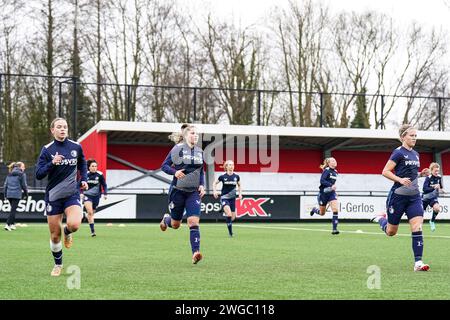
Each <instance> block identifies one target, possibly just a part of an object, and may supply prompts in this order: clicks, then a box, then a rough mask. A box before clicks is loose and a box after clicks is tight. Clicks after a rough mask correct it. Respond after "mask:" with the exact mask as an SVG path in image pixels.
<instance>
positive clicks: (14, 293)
mask: <svg viewBox="0 0 450 320" xmlns="http://www.w3.org/2000/svg"><path fill="white" fill-rule="evenodd" d="M330 226H331V224H330V223H326V224H325V223H320V224H318V223H309V224H308V223H289V224H281V223H278V224H268V223H267V224H263V223H257V224H256V223H255V224H250V223H236V224H235V225H234V230H235V232H236V237H234V238H229V237H228V235H227V230H226V226H225V224H222V223H217V224H216V223H209V224H208V223H204V224H202V225H201V229H200V230H201V249H202V250H201V251H202V253H203V254H204V260H202V261H201V262H200V263H199V264H197V265H192V263H191V250H190V245H189V233H188V232H189V231H188V229H187V228H186V225H185V224H184V225H183V226H182V227H181V229H179V230H171V229H169V230H168V231H166V232H164V233H163V232H161V231H160V230H159V227H158V224H126V227H122V228H121V227H118V224H117V223H116V224H114V225H113V226H112V227H107V226H106V225H105V224H101V223H99V224H97V225H96V231H97V234H98V237H97V238H91V237H90V236H89V227H88V226H87V225H86V224H84V225H83V226H82V228H81V229H80V230H79V231H78V232H77V233H75V235H74V245H73V247H72V248H71V249H70V250H64V267H65V270H64V274H63V275H62V276H61V277H59V278H53V277H50V271H51V268H52V266H53V259H52V256H51V253H50V249H49V240H48V239H49V234H48V228H47V226H46V225H45V224H29V226H28V227H27V228H18V230H16V231H13V232H6V231H3V230H1V232H0V244H1V256H0V274H1V277H0V299H193V300H194V299H195V300H196V299H221V300H226V299H239V300H241V299H252V300H259V299H275V300H276V299H450V267H449V266H450V250H449V249H448V248H449V247H450V225H449V224H438V225H437V230H436V232H434V233H431V232H430V231H429V229H428V225H426V226H425V231H424V234H425V253H424V260H425V262H427V263H429V264H430V265H431V270H430V271H429V272H421V273H417V272H413V271H412V268H413V262H412V260H413V258H412V250H411V238H410V237H409V236H408V235H409V229H408V226H407V225H406V224H405V223H404V222H403V224H402V225H401V227H400V232H399V233H400V234H404V235H406V236H396V237H394V238H388V237H386V236H384V235H382V234H380V232H381V231H379V228H378V227H377V226H376V225H375V224H350V223H341V224H340V229H341V231H355V230H357V229H360V230H363V231H364V232H373V233H374V234H367V233H341V234H340V235H338V236H332V235H331V234H330V232H329V229H330ZM321 230H324V231H323V232H322V231H321ZM71 265H75V266H78V267H79V268H80V270H81V278H80V279H81V288H80V289H69V288H68V287H67V282H68V280H70V279H71V278H70V276H71V275H70V274H67V270H68V267H69V266H71ZM371 265H376V266H378V267H379V268H380V270H381V289H372V290H370V289H368V287H367V281H368V278H369V277H370V276H371V274H369V273H367V268H368V267H369V266H371Z"/></svg>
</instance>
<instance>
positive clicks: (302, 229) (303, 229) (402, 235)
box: [233, 224, 450, 239]
mask: <svg viewBox="0 0 450 320" xmlns="http://www.w3.org/2000/svg"><path fill="white" fill-rule="evenodd" d="M233 227H239V228H253V229H275V230H294V231H317V232H330V230H325V229H308V228H293V227H260V226H246V225H243V224H235V225H233ZM339 231H340V233H350V234H369V235H381V236H385V237H386V235H385V234H384V233H383V232H381V230H380V232H367V231H363V232H360V231H359V232H358V231H346V230H339ZM395 236H399V237H411V234H402V233H398V234H396V235H395ZM395 236H394V237H395ZM424 238H442V239H450V236H433V235H424Z"/></svg>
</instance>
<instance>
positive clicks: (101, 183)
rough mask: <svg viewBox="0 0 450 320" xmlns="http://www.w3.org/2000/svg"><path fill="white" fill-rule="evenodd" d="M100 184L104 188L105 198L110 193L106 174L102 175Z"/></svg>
mask: <svg viewBox="0 0 450 320" xmlns="http://www.w3.org/2000/svg"><path fill="white" fill-rule="evenodd" d="M100 185H101V186H102V190H103V192H102V193H103V198H105V199H106V197H107V195H108V186H107V185H106V179H105V176H104V175H103V174H101V175H100Z"/></svg>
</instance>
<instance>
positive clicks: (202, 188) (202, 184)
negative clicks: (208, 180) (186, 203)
mask: <svg viewBox="0 0 450 320" xmlns="http://www.w3.org/2000/svg"><path fill="white" fill-rule="evenodd" d="M198 192H200V198H202V197H203V196H204V195H205V193H206V190H205V170H204V169H203V165H202V167H201V169H200V185H199V186H198Z"/></svg>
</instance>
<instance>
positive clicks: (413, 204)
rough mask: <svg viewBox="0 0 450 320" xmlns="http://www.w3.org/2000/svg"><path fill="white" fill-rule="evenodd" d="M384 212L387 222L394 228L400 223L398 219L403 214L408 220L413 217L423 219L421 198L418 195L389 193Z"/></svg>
mask: <svg viewBox="0 0 450 320" xmlns="http://www.w3.org/2000/svg"><path fill="white" fill-rule="evenodd" d="M386 212H387V216H388V222H389V223H390V224H392V225H395V226H396V225H398V224H399V223H400V219H401V218H402V216H403V214H405V213H406V217H407V218H408V220H411V219H412V218H414V217H423V208H422V198H421V197H420V194H419V193H418V194H417V195H413V196H403V195H398V194H396V193H394V192H393V191H391V192H389V195H388V198H387V200H386Z"/></svg>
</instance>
